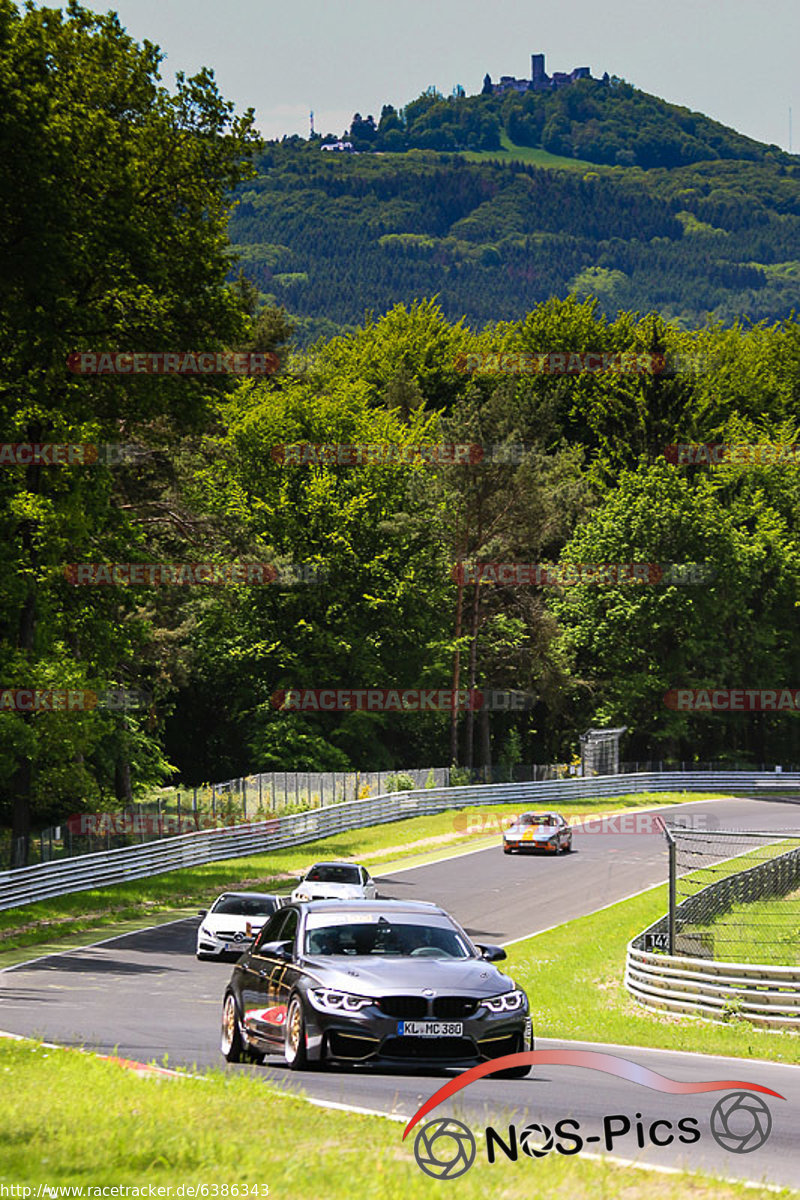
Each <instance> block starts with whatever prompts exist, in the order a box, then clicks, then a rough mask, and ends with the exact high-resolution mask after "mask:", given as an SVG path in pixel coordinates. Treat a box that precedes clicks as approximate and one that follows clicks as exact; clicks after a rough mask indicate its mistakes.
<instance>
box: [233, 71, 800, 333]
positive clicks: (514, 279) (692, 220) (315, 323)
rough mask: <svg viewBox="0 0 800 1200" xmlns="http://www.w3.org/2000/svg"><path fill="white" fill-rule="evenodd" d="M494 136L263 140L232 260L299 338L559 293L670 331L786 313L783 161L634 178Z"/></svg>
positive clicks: (509, 305)
mask: <svg viewBox="0 0 800 1200" xmlns="http://www.w3.org/2000/svg"><path fill="white" fill-rule="evenodd" d="M576 90H577V88H576ZM664 120H665V121H667V120H672V118H671V117H669V115H668V114H667V115H665V116H664ZM712 124H713V123H712ZM735 138H738V135H735V136H734V135H731V139H730V144H731V145H735V146H737V148H738V149H740V150H743V149H746V148H747V147H746V146H745V147H741V146H738V143H736V141H735ZM501 141H502V143H503V145H502V146H501V148H500V149H498V150H486V151H484V152H477V151H468V152H463V153H462V152H459V153H440V152H438V151H432V150H419V149H412V150H409V151H406V152H404V153H385V152H383V153H376V154H373V153H370V154H367V153H359V154H343V153H336V152H328V153H324V152H321V149H320V143H319V141H311V142H304V141H302V140H301V139H292V140H291V141H289V142H285V143H280V144H279V143H276V144H272V145H270V146H269V147H268V148H267V149H266V150H265V152H264V154H263V155H262V157H261V159H260V163H259V173H258V177H257V178H256V179H255V180H252V181H249V182H248V183H247V184H246V185H244V186H243V187H242V188H241V190H240V192H239V204H238V206H237V208H236V209H235V211H234V214H233V217H232V220H231V224H230V234H231V238H232V241H233V242H234V243H235V245H236V250H237V252H238V254H239V256H240V266H241V267H242V268H243V269H244V271H245V274H246V275H247V276H248V277H249V278H251V279H252V280H253V281H254V282H255V283H256V284H257V286H258V287H259V289H260V291H261V292H262V294H263V295H264V296H265V297H271V298H272V299H273V300H274V302H276V303H278V304H283V305H285V306H286V308H287V309H288V310H289V311H290V312H291V313H293V314H296V315H297V316H298V318H300V326H301V336H302V337H304V338H305V339H306V340H307V339H308V337H312V336H315V335H316V334H318V333H320V332H324V333H330V332H332V331H333V330H334V329H343V328H348V327H353V326H355V325H356V324H358V323H359V322H360V321H361V320H363V317H364V315H365V313H366V312H373V313H381V312H385V311H387V310H388V309H389V308H390V307H391V306H392V305H393V304H395V303H397V302H398V301H403V302H406V303H409V302H411V301H413V300H414V299H417V298H420V297H430V296H434V295H436V296H438V297H439V302H440V304H441V306H442V309H443V311H444V313H445V314H446V315H447V316H448V317H449V318H451V319H459V318H460V317H462V316H463V317H466V319H467V321H468V323H469V324H471V325H473V326H475V327H480V326H482V325H483V324H485V323H486V322H487V321H496V320H503V319H506V320H513V319H517V318H521V317H523V316H524V314H525V313H526V312H528V311H529V310H530V309H531V308H532V307H534V306H535V305H536V304H537V303H540V302H541V301H543V300H547V299H549V298H550V297H551V296H566V295H567V294H569V293H575V294H577V295H579V296H582V295H589V294H594V295H596V296H597V297H598V298H599V300H600V302H601V304H602V307H603V309H604V311H605V312H606V313H608V315H610V316H613V315H614V314H615V313H616V312H617V311H618V310H620V309H634V310H638V311H649V310H656V311H658V312H660V313H661V314H662V315H664V316H665V317H667V318H668V319H670V320H674V321H676V322H677V323H678V324H679V325H680V326H682V327H685V328H693V327H697V326H699V325H702V324H704V323H705V321H706V320H707V319H708V318H709V317H710V318H711V319H716V320H722V321H724V322H726V323H731V322H734V321H736V320H738V319H739V318H740V317H742V316H745V317H747V318H749V319H750V320H752V321H759V320H763V319H766V320H779V319H781V318H783V317H784V316H786V315H788V314H789V313H790V312H791V311H792V310H793V309H795V308H796V307H797V301H798V288H797V277H796V274H795V271H796V269H797V264H800V166H795V165H793V163H792V161H791V160H789V159H788V156H785V155H784V156H775V155H773V154H772V152H771V151H769V150H768V149H767V148H766V147H761V148H760V151H761V152H762V153H761V156H760V158H759V157H750V158H741V159H732V158H724V157H718V158H715V159H712V160H709V161H702V162H695V163H691V164H689V165H682V166H675V167H651V168H649V169H644V168H642V167H638V166H629V167H623V166H603V165H594V164H591V163H588V164H587V163H586V162H585V161H578V160H575V159H569V158H567V157H565V156H561V157H559V156H554V155H550V154H549V153H548V152H547V151H545V150H543V149H541V148H535V147H522V148H520V147H519V146H515V145H514V144H513V143H511V142H510V141H509V140H508V138H507V135H503V137H502V139H501ZM742 141H743V142H747V139H742ZM726 144H727V143H726ZM720 145H721V147H722V148H724V146H722V143H720ZM754 145H756V144H755V143H754ZM753 154H754V155H755V152H753ZM505 156H507V158H506V157H505ZM523 158H524V159H530V161H523ZM563 166H568V167H570V168H571V169H569V170H555V169H552V168H553V167H563Z"/></svg>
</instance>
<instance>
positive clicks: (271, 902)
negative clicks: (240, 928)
mask: <svg viewBox="0 0 800 1200" xmlns="http://www.w3.org/2000/svg"><path fill="white" fill-rule="evenodd" d="M276 907H277V905H276V903H275V899H274V897H272V896H220V898H219V900H217V901H215V903H214V906H213V908H212V909H211V911H212V912H213V913H226V914H227V915H228V916H238V917H268V916H270V914H271V913H274V912H275V909H276Z"/></svg>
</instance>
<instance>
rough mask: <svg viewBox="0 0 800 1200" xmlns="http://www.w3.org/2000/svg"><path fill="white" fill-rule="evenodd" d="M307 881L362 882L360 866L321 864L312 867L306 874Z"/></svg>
mask: <svg viewBox="0 0 800 1200" xmlns="http://www.w3.org/2000/svg"><path fill="white" fill-rule="evenodd" d="M306 882H307V883H361V874H360V872H359V869H358V867H348V866H346V865H345V866H341V867H339V866H320V867H312V868H311V870H310V871H309V872H308V874H307V875H306Z"/></svg>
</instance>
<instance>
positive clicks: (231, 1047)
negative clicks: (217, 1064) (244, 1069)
mask: <svg viewBox="0 0 800 1200" xmlns="http://www.w3.org/2000/svg"><path fill="white" fill-rule="evenodd" d="M219 1048H220V1050H221V1051H222V1054H223V1057H224V1058H226V1059H227V1060H228V1062H233V1063H238V1062H241V1061H242V1059H243V1057H244V1045H243V1043H242V1031H241V1029H240V1028H239V1014H238V1012H237V1011H236V999H235V997H234V996H233V993H232V992H228V995H227V996H226V997H225V1003H224V1005H223V1007H222V1035H221V1037H220V1046H219Z"/></svg>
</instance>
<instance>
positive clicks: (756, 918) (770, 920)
mask: <svg viewBox="0 0 800 1200" xmlns="http://www.w3.org/2000/svg"><path fill="white" fill-rule="evenodd" d="M681 932H682V933H709V934H711V936H712V937H713V939H714V942H713V946H714V949H713V957H714V958H716V959H718V960H719V961H721V962H734V963H771V964H774V965H775V966H776V967H796V966H800V891H796V892H793V893H792V894H791V895H789V896H783V897H781V898H780V899H777V898H776V899H772V900H753V901H751V902H750V903H749V904H734V906H733V908H730V909H728V911H727V912H726V913H724V914H723V915H722V916H721V917H719V918H718V919H717V920H716V921H712V922H710V923H709V924H708V925H687V926H685V927H684V928H683V929H682V930H681Z"/></svg>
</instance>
